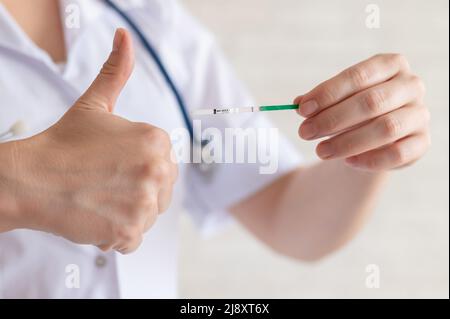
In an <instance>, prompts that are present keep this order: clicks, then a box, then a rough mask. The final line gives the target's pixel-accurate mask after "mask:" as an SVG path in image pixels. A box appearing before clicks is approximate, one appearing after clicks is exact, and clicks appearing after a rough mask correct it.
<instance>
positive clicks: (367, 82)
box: [195, 54, 430, 171]
mask: <svg viewBox="0 0 450 319" xmlns="http://www.w3.org/2000/svg"><path fill="white" fill-rule="evenodd" d="M424 95H425V89H424V84H423V82H422V81H421V80H420V78H419V77H418V76H416V75H414V74H413V73H412V72H411V70H410V68H409V65H408V62H407V61H406V59H405V58H404V57H403V56H401V55H398V54H382V55H376V56H374V57H372V58H370V59H368V60H365V61H363V62H361V63H359V64H356V65H354V66H352V67H350V68H348V69H346V70H344V71H343V72H341V73H339V74H338V75H336V76H335V77H333V78H331V79H329V80H327V81H325V82H323V83H321V84H320V85H318V86H317V87H315V88H314V89H313V90H311V91H310V92H308V93H307V94H305V95H302V96H299V97H297V98H296V99H295V101H294V104H292V105H273V106H249V107H239V108H237V107H231V108H228V107H227V108H213V109H208V110H198V111H196V112H195V115H218V114H239V113H246V112H267V111H279V110H294V109H295V110H297V112H298V113H299V114H300V115H301V116H303V117H305V118H306V119H305V120H304V121H303V123H302V124H301V125H300V128H299V135H300V137H301V138H303V139H305V140H316V139H320V138H326V140H324V141H322V142H320V143H319V145H318V146H317V149H316V151H317V154H318V156H319V157H320V158H321V159H323V160H329V159H345V162H346V163H347V164H348V165H350V166H352V167H355V168H359V169H364V170H370V171H381V170H386V169H394V168H399V167H402V166H405V165H408V164H411V163H413V162H415V161H416V160H417V159H419V158H420V157H422V155H423V154H424V153H425V152H426V150H427V148H428V146H429V144H430V137H429V126H428V123H429V118H430V114H429V111H428V109H427V108H426V107H425V105H424V103H423V98H424Z"/></svg>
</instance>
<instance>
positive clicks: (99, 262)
mask: <svg viewBox="0 0 450 319" xmlns="http://www.w3.org/2000/svg"><path fill="white" fill-rule="evenodd" d="M95 265H96V266H97V267H98V268H103V267H105V266H106V258H105V256H101V255H99V256H97V257H96V258H95Z"/></svg>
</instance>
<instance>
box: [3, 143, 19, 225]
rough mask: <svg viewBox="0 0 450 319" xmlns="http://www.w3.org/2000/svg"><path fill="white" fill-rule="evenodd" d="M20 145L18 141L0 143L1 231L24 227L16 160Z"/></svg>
mask: <svg viewBox="0 0 450 319" xmlns="http://www.w3.org/2000/svg"><path fill="white" fill-rule="evenodd" d="M18 147H19V146H18V142H8V143H3V144H0V163H1V165H0V232H4V231H9V230H13V229H17V228H21V227H22V222H21V220H22V218H21V215H22V209H21V208H20V204H19V199H18V197H17V191H18V190H17V185H18V178H17V162H16V160H15V158H16V154H17V152H18V149H17V148H18Z"/></svg>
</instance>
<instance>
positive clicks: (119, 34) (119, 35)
mask: <svg viewBox="0 0 450 319" xmlns="http://www.w3.org/2000/svg"><path fill="white" fill-rule="evenodd" d="M122 40H123V30H122V29H117V30H116V33H115V34H114V41H113V52H116V51H119V50H120V46H121V45H122Z"/></svg>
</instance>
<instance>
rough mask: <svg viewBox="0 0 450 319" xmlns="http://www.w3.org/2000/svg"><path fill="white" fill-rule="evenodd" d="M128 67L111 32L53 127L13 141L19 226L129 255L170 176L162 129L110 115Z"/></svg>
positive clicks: (122, 34)
mask: <svg viewBox="0 0 450 319" xmlns="http://www.w3.org/2000/svg"><path fill="white" fill-rule="evenodd" d="M133 64H134V56H133V48H132V42H131V37H130V35H129V34H128V33H127V32H126V31H125V30H123V29H119V30H117V31H116V35H115V37H114V44H113V50H112V52H111V54H110V56H109V58H108V60H107V61H106V63H105V64H104V65H103V67H102V69H101V71H100V73H99V75H98V76H97V78H96V79H95V80H94V82H93V83H92V85H91V86H90V87H89V89H88V90H87V91H86V92H85V93H84V94H83V95H82V96H81V97H80V99H79V100H78V101H77V102H76V103H75V104H74V105H73V106H72V107H71V108H70V109H69V111H68V112H67V113H66V114H65V115H64V116H63V117H62V118H61V120H60V121H59V122H58V123H56V124H55V125H54V126H52V127H51V128H49V129H48V130H47V131H45V132H43V133H41V134H39V135H37V136H34V137H32V138H30V139H27V140H23V141H20V142H18V144H17V147H16V148H17V153H18V154H19V155H18V157H20V158H19V160H18V161H17V166H18V167H17V170H16V172H17V174H18V175H19V176H18V177H17V176H16V178H15V180H16V181H17V184H18V185H16V187H17V188H16V189H17V190H19V191H18V193H20V200H19V204H20V205H19V206H20V207H21V211H22V212H23V214H22V218H21V223H20V227H19V228H28V229H35V230H41V231H45V232H50V233H53V234H56V235H59V236H62V237H64V238H66V239H68V240H70V241H73V242H75V243H79V244H91V245H95V246H98V247H99V248H101V249H102V250H104V251H107V250H110V249H113V250H116V251H119V252H121V253H129V252H132V251H134V250H135V249H136V248H137V247H138V246H139V245H140V243H141V241H142V235H143V233H144V232H146V231H147V230H149V228H150V227H151V226H152V225H153V223H154V222H155V220H156V218H157V216H158V213H161V212H162V211H164V210H165V209H167V207H168V205H169V201H170V197H171V192H172V187H173V184H174V182H175V179H176V175H177V168H176V165H175V164H174V163H173V162H172V161H171V157H170V150H171V144H170V140H169V137H168V134H167V133H165V132H164V131H163V130H161V129H159V128H156V127H154V126H151V125H148V124H143V123H133V122H130V121H128V120H126V119H123V118H120V117H118V116H115V115H113V114H111V112H112V111H113V109H114V104H115V102H116V99H117V97H118V96H119V95H120V92H121V90H122V89H123V87H124V86H125V84H126V82H127V80H128V78H129V76H130V74H131V72H132V69H133Z"/></svg>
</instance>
